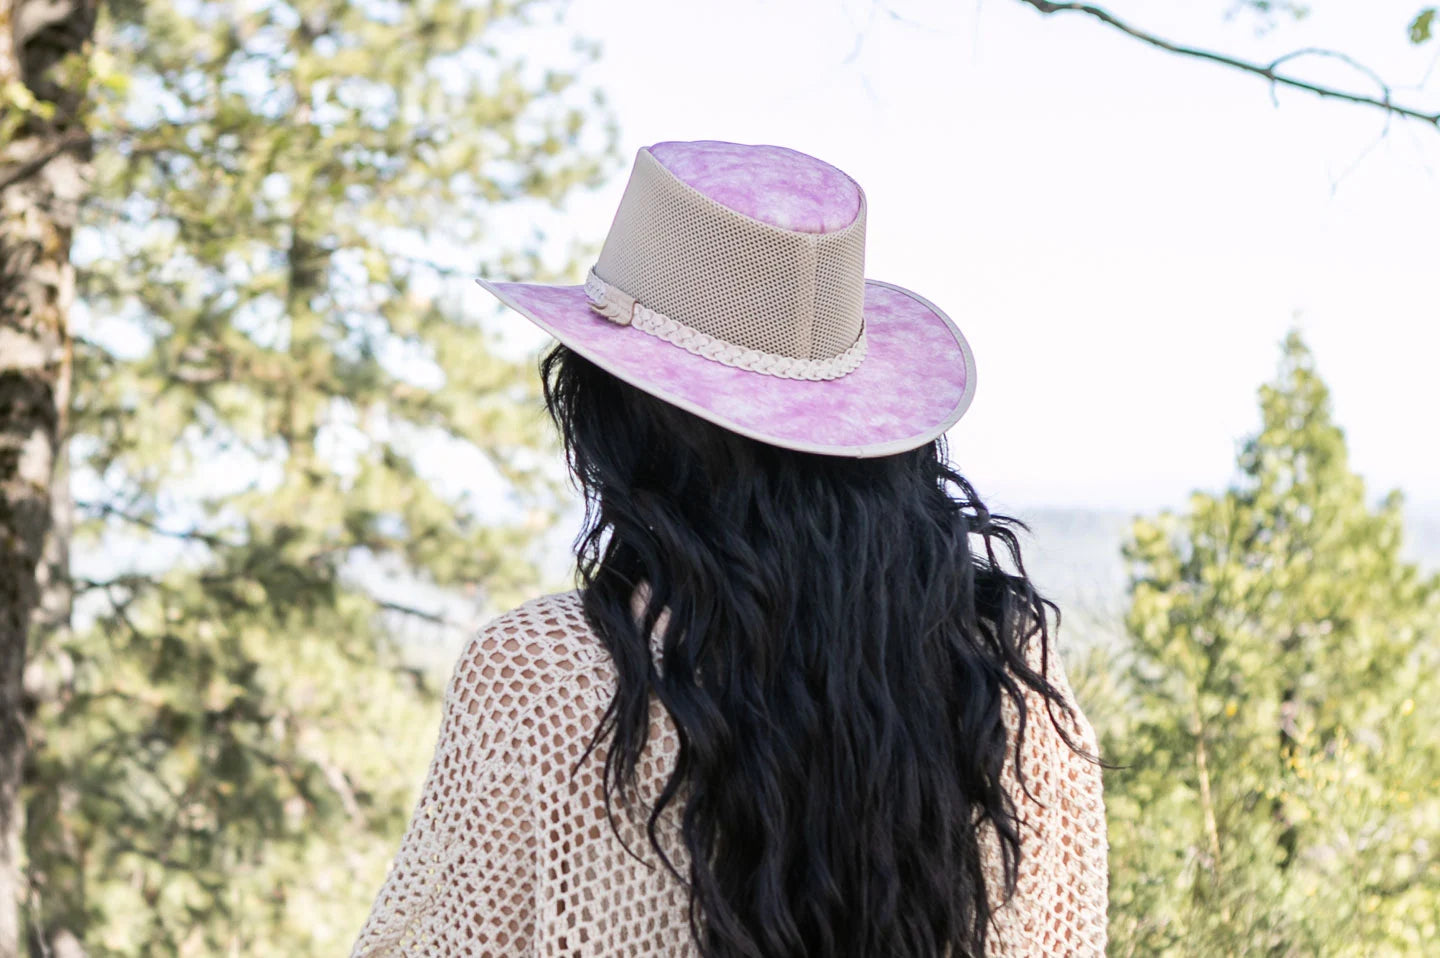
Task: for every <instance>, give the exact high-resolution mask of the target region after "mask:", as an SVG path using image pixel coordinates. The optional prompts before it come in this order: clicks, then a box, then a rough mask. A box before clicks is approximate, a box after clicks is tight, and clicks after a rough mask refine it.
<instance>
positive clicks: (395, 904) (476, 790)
mask: <svg viewBox="0 0 1440 958" xmlns="http://www.w3.org/2000/svg"><path fill="white" fill-rule="evenodd" d="M526 645H527V641H526V638H525V636H523V635H516V634H514V633H513V631H512V630H509V629H507V628H506V625H505V620H504V619H501V620H497V622H495V623H492V624H491V625H489V626H487V627H486V628H484V629H482V630H481V631H480V632H479V633H478V634H477V635H476V636H475V637H474V638H472V639H471V640H470V642H469V643H468V644H467V646H466V648H465V650H464V652H463V653H462V654H461V656H460V660H459V662H458V663H457V665H456V667H455V671H454V674H453V675H452V677H451V679H450V682H449V685H448V686H447V687H446V691H445V700H444V703H445V704H444V714H443V718H442V719H441V725H440V734H439V740H438V741H437V743H436V745H435V753H434V758H433V759H432V761H431V763H430V769H429V772H428V773H427V775H426V777H425V784H424V787H423V789H422V791H421V795H420V800H419V802H418V804H417V805H416V808H415V812H414V815H413V817H412V818H411V821H410V824H409V827H408V828H407V829H406V831H405V835H404V837H403V839H402V840H401V844H400V850H399V853H398V854H397V855H396V857H395V861H394V864H393V865H392V866H391V868H390V871H389V873H388V874H387V876H386V878H385V882H384V885H383V886H382V887H381V889H380V892H379V894H378V895H377V897H376V899H375V904H374V906H373V908H372V910H371V913H370V916H369V918H368V919H367V921H366V922H365V925H364V928H363V929H362V931H361V933H360V937H359V940H358V941H357V942H356V943H355V947H354V949H353V951H352V953H351V954H352V958H379V956H400V955H404V956H441V955H456V954H485V955H519V954H528V952H529V949H530V948H531V940H532V938H533V932H534V916H533V908H534V899H535V874H534V867H535V866H534V847H535V836H534V822H533V820H532V809H531V803H530V792H531V789H530V787H529V770H528V762H527V761H526V760H525V749H524V748H523V747H522V745H523V743H522V742H521V741H520V739H521V738H522V737H523V736H522V733H521V731H520V730H521V728H522V724H523V723H522V722H521V721H520V717H521V714H522V712H523V709H524V707H525V706H526V705H527V704H528V702H529V701H530V700H531V698H532V696H531V695H529V694H527V692H528V690H527V689H526V687H525V686H526V684H527V682H529V681H530V680H532V679H533V673H531V672H529V670H527V669H525V668H524V667H523V664H522V663H521V661H520V660H521V658H522V657H523V655H524V653H525V651H526ZM407 744H408V743H404V742H400V743H397V747H401V748H403V747H406V745H407ZM467 949H468V950H467Z"/></svg>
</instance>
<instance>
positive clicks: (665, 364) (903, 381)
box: [478, 141, 975, 458]
mask: <svg viewBox="0 0 1440 958" xmlns="http://www.w3.org/2000/svg"><path fill="white" fill-rule="evenodd" d="M642 173H643V176H642V175H641V174H642ZM656 184H658V186H657V185H656ZM692 194H693V195H692ZM697 211H698V212H697ZM701 214H703V215H704V216H705V217H716V218H717V219H714V220H712V219H706V220H704V221H702V222H701V223H700V225H699V226H698V227H694V226H691V225H686V224H688V223H689V221H690V220H694V219H695V218H696V217H697V216H700V215H701ZM864 214H865V200H864V194H863V192H862V191H860V189H859V186H858V185H857V184H855V183H854V181H853V180H851V179H850V178H849V177H848V176H845V174H843V173H841V172H840V171H839V170H837V169H836V168H835V167H832V166H830V165H829V164H825V163H823V162H822V161H820V160H817V159H815V158H814V157H810V156H807V155H805V154H803V153H797V152H795V151H793V150H788V149H785V148H783V147H775V146H746V145H741V144H731V143H719V142H716V141H700V142H697V143H660V144H656V145H655V146H653V147H650V148H648V149H647V150H641V151H640V155H639V156H638V157H637V161H636V171H635V172H634V173H632V179H631V183H630V186H629V187H628V188H627V191H626V196H625V199H624V200H622V204H621V209H620V211H619V212H618V213H617V215H616V219H615V223H614V224H613V225H612V228H611V232H610V235H609V237H607V240H606V246H605V248H604V249H603V250H602V252H601V256H600V259H599V261H598V262H597V263H596V267H595V269H594V270H593V271H592V273H591V277H590V280H589V281H588V282H587V285H584V286H555V285H545V284H534V283H507V282H493V281H489V280H484V279H481V280H478V282H479V283H480V285H481V286H483V287H484V288H485V289H487V290H489V291H490V292H491V293H493V294H494V295H495V296H496V297H497V298H498V299H499V300H500V301H501V302H502V303H504V304H505V305H506V306H509V307H510V308H512V309H514V310H516V311H517V312H519V313H521V314H522V315H524V316H525V317H527V318H528V319H530V320H531V321H532V322H533V323H535V324H536V325H537V326H539V327H540V328H541V329H544V330H545V331H546V332H548V333H549V334H550V335H552V336H554V337H555V338H556V339H558V340H559V341H560V342H562V343H564V344H565V345H566V346H567V347H569V348H570V349H572V350H574V351H575V352H576V353H578V354H580V355H581V356H584V357H585V358H586V359H589V360H590V361H592V362H594V363H596V364H597V365H599V366H600V367H601V368H603V369H605V370H606V371H608V372H610V373H611V374H613V375H615V376H618V377H619V378H620V379H622V380H624V381H625V382H628V383H630V384H631V385H634V386H636V387H638V388H639V389H642V390H644V391H645V392H647V393H650V394H651V395H653V396H656V397H658V398H660V399H662V400H665V401H667V402H670V403H673V404H674V405H676V406H678V407H680V408H682V409H685V410H687V411H689V412H691V413H694V414H695V415H697V416H700V417H701V418H703V419H706V420H709V421H710V422H713V423H716V424H717V425H720V426H722V427H724V428H726V429H730V430H732V431H734V432H736V433H739V434H741V435H744V436H749V437H750V438H752V439H756V440H759V441H761V442H765V443H769V444H771V445H775V446H781V447H784V448H787V449H795V450H800V451H804V452H812V453H821V454H826V455H835V456H851V457H860V458H865V457H873V456H883V455H890V454H893V453H897V452H903V451H905V450H908V449H914V448H916V447H918V446H921V445H924V444H925V443H927V442H929V441H931V440H932V439H934V438H936V437H937V436H939V435H940V434H941V433H943V432H944V431H945V430H947V429H949V428H950V427H951V426H952V425H954V424H955V422H956V421H958V420H959V419H960V417H961V416H962V415H963V414H964V413H965V410H966V409H967V408H968V407H969V405H970V401H971V399H972V398H973V396H974V394H975V360H974V356H973V354H972V353H971V350H970V346H969V344H968V343H967V342H966V341H965V337H964V336H963V335H962V334H961V333H960V330H959V329H958V328H957V327H956V326H955V324H954V323H953V322H952V321H951V320H950V318H949V317H948V316H947V315H945V313H944V312H943V311H941V310H940V309H939V308H938V307H936V306H935V305H934V304H933V303H931V302H930V301H929V300H927V299H925V298H924V297H923V296H920V295H918V294H916V293H914V292H911V291H910V290H907V289H904V288H902V287H900V286H896V285H893V284H891V283H882V282H878V281H875V280H867V279H864V277H863V275H862V274H861V273H860V270H861V269H863V266H862V265H861V264H863V226H864ZM686 217H689V220H686ZM677 220H679V221H682V222H681V225H680V227H678V228H677V227H676V225H675V224H676V222H677ZM657 221H658V223H659V225H657ZM717 223H718V224H719V225H718V226H717V225H716V224H717ZM727 224H728V225H727ZM857 226H858V234H859V235H858V238H857V237H856V235H855V234H856V232H857ZM727 229H728V230H730V232H729V233H727V232H726V230H727ZM747 231H750V232H747ZM715 235H719V236H720V238H719V240H716V241H715V242H716V243H718V244H719V245H718V246H715V247H714V248H713V249H710V248H707V247H706V246H705V243H706V242H707V241H709V240H710V238H711V237H712V236H715ZM694 236H699V237H700V238H699V239H692V237H694ZM737 237H739V238H738V239H737ZM677 238H678V239H677ZM657 243H659V244H662V245H660V246H656V245H655V244H657ZM647 244H648V245H647ZM697 244H698V245H697ZM737 244H739V245H740V247H741V248H740V249H738V250H737V249H736V247H737ZM827 244H829V246H828V247H827ZM677 246H678V247H683V249H682V250H681V251H680V252H679V253H677V252H676V247H677ZM857 246H858V249H859V255H858V256H857V255H856V248H857ZM827 249H828V250H829V252H827ZM781 250H793V251H794V252H793V253H786V252H781ZM817 250H818V251H819V252H818V254H817V252H816V251H817ZM788 256H794V257H798V258H799V262H798V264H797V263H791V262H787V261H786V258H787V257H788ZM717 262H719V263H722V264H725V267H724V269H722V270H721V271H720V275H719V276H718V278H717V275H716V271H715V267H714V266H713V264H715V263H717ZM772 263H773V264H774V266H773V274H772ZM851 273H853V274H854V275H849V274H851ZM737 274H738V275H737ZM796 277H799V279H796ZM812 283H814V284H819V285H818V287H815V288H811V284H812ZM827 284H828V285H827ZM790 286H794V289H791V288H790ZM817 289H818V292H817ZM752 296H753V297H756V298H755V299H753V301H752V300H747V299H746V297H752ZM777 301H778V302H781V303H784V304H787V305H786V306H785V307H784V308H783V309H777V307H776V306H775V303H776V302H777ZM794 302H800V303H802V304H804V308H797V307H794V306H792V305H790V304H792V303H794ZM697 304H698V305H697ZM712 306H713V308H711V307H712ZM847 311H848V312H853V313H855V314H856V315H855V316H854V317H853V322H854V324H855V325H854V327H853V328H852V327H846V326H845V323H846V322H847V321H849V320H847V318H846V315H845V314H846V313H847ZM676 314H678V315H676ZM756 316H761V319H759V320H757V319H756V318H755V317H756ZM734 317H740V318H739V319H735V318H734ZM632 319H633V321H632ZM777 327H780V328H778V329H777ZM797 330H799V333H797V332H796V331H797ZM797 336H798V338H797ZM827 339H828V340H829V343H830V345H829V346H828V347H827V346H825V345H824V342H823V341H824V340H827ZM797 342H799V343H801V344H802V345H799V346H797V345H795V344H796V343H797ZM776 343H780V344H781V345H780V346H778V347H777V346H776V345H775V344H776ZM776 370H778V372H777V371H776Z"/></svg>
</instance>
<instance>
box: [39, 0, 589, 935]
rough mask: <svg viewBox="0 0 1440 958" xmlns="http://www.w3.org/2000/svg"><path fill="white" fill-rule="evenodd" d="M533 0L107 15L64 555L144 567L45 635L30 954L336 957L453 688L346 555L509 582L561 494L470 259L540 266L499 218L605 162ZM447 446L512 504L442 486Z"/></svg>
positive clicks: (527, 578) (340, 3) (89, 585)
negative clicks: (443, 685)
mask: <svg viewBox="0 0 1440 958" xmlns="http://www.w3.org/2000/svg"><path fill="white" fill-rule="evenodd" d="M543 15H544V7H543V6H541V5H538V4H532V3H528V2H517V3H509V2H496V3H489V4H484V5H479V6H477V5H474V4H468V3H461V2H458V0H427V2H420V3H411V2H386V0H365V2H348V0H295V2H279V3H266V4H258V5H245V6H244V7H237V5H235V4H231V3H225V2H207V0H188V2H180V3H175V4H161V3H117V4H115V5H113V6H111V7H110V8H108V9H107V10H105V11H104V12H103V13H102V16H101V19H100V21H99V23H98V25H97V27H96V31H97V33H96V43H95V49H96V50H98V51H103V54H97V56H96V57H95V58H94V61H93V63H92V66H93V69H94V72H95V76H94V77H93V78H92V82H91V88H90V89H91V95H92V97H93V100H94V102H93V105H92V107H91V109H92V113H91V115H90V126H91V129H92V131H93V134H94V136H95V139H96V141H97V151H96V159H95V164H94V179H93V183H92V184H91V190H92V193H91V196H90V198H89V200H88V202H87V205H86V214H85V216H84V218H83V220H82V226H81V229H80V231H78V232H77V235H76V247H75V250H76V251H75V256H76V259H77V260H78V261H79V262H80V263H81V272H80V283H81V286H80V290H79V297H80V300H81V308H80V310H79V312H80V314H81V315H80V317H79V318H78V321H77V322H76V323H75V328H76V339H75V376H74V381H75V392H74V402H73V414H72V415H73V419H72V422H71V431H70V435H71V439H70V442H69V454H70V458H71V463H70V468H71V472H72V476H73V481H72V488H73V489H74V490H75V494H76V499H77V501H76V503H75V508H76V516H77V518H76V524H75V528H74V530H73V538H72V541H71V548H72V550H73V552H74V553H75V554H76V557H77V567H78V566H80V565H82V564H85V563H82V562H80V561H78V560H80V559H81V558H82V556H84V555H85V554H90V553H94V552H95V551H97V550H98V551H101V552H122V553H123V554H124V555H126V556H127V557H128V558H127V561H125V562H124V563H110V564H108V566H107V571H106V572H105V574H103V575H102V576H98V577H97V578H96V579H86V578H83V577H82V578H80V579H79V580H78V581H77V582H76V583H75V589H76V600H77V603H82V604H84V603H89V605H90V607H91V608H93V610H94V611H93V614H92V615H91V616H89V617H88V618H89V621H88V622H86V623H84V624H80V618H79V617H77V625H76V627H75V628H74V629H73V630H72V629H68V628H58V627H57V628H53V629H50V630H38V634H36V635H34V636H32V652H31V663H30V666H29V674H28V675H27V685H28V686H30V687H31V688H32V689H33V690H35V692H36V695H37V697H38V703H37V705H36V711H35V714H34V715H33V716H32V718H31V722H30V724H31V728H32V755H31V759H30V763H29V766H28V769H27V780H26V784H25V800H26V804H27V812H28V814H27V823H28V824H27V833H26V835H25V847H26V851H27V854H28V879H29V893H28V895H27V897H26V908H27V912H28V913H27V915H26V923H27V926H28V927H29V928H30V930H31V934H32V935H33V936H34V939H35V940H34V941H32V946H36V947H38V949H39V951H40V952H41V953H44V950H45V949H47V948H48V949H52V950H54V951H57V952H64V951H66V950H67V949H68V950H74V951H77V952H78V949H79V948H81V947H83V949H84V951H85V952H86V953H88V954H90V955H96V956H99V955H122V954H123V955H141V954H143V955H164V954H174V955H219V954H237V955H238V954H245V955H301V954H304V955H311V954H313V955H321V954H340V953H343V952H345V951H348V949H349V943H350V941H351V940H353V937H354V935H355V933H356V932H357V930H358V927H359V923H360V921H361V920H362V918H363V912H364V910H365V908H366V907H367V905H368V897H369V896H371V895H373V893H374V890H375V889H376V888H378V887H379V882H380V879H381V876H382V875H383V872H384V869H385V865H386V863H387V861H388V859H389V857H390V856H391V855H392V854H393V852H394V846H395V843H396V841H397V836H398V835H399V832H400V830H401V829H402V828H403V826H404V822H405V820H407V819H408V816H409V812H410V802H411V801H413V794H414V792H415V788H416V784H417V783H418V782H419V781H420V779H421V777H422V776H423V772H424V767H425V765H426V763H427V761H428V759H429V754H428V748H427V747H426V746H425V745H424V744H422V743H425V742H427V741H429V740H433V734H434V728H433V726H434V720H435V717H436V715H437V714H438V703H437V698H436V696H437V686H436V684H435V682H434V681H433V676H428V675H426V674H424V673H423V672H422V671H420V670H417V669H415V668H413V667H411V666H410V664H409V663H408V662H407V660H406V659H405V657H404V650H403V649H402V648H400V645H399V642H398V641H397V639H398V638H399V637H400V636H404V635H407V634H411V632H409V631H407V630H406V629H404V628H403V622H401V621H399V620H403V619H404V618H406V617H407V616H410V617H419V618H420V620H421V621H422V622H424V621H426V620H427V619H428V618H430V617H431V616H430V614H428V613H425V612H422V611H420V610H411V609H407V608H406V607H405V604H404V596H403V595H402V596H401V597H400V599H399V600H398V601H397V600H393V599H387V598H385V597H384V596H381V595H377V594H375V591H374V590H373V589H371V588H368V587H367V584H366V582H365V581H363V580H362V579H361V577H358V576H356V575H353V574H351V573H352V570H353V569H355V568H357V567H360V566H361V565H362V564H363V565H364V567H368V568H382V569H384V570H386V573H387V575H388V576H389V577H390V578H392V579H393V578H396V577H400V578H401V579H403V580H404V581H409V582H413V583H415V584H416V586H417V588H419V587H423V586H433V587H437V588H444V589H454V590H461V591H463V592H465V593H467V594H468V595H469V596H470V607H471V608H472V609H477V610H478V609H480V608H487V607H490V606H491V605H493V604H497V603H498V604H503V603H505V602H507V601H510V600H511V599H513V598H514V597H516V596H518V595H520V594H521V593H522V592H523V591H525V590H528V589H532V588H534V587H535V586H536V585H537V581H536V575H537V574H536V571H535V568H536V564H535V553H536V548H537V546H536V541H535V540H536V538H537V537H536V535H535V533H536V531H537V530H539V529H542V528H544V527H546V526H547V525H548V524H549V522H550V518H551V514H552V512H553V510H554V508H555V504H556V502H557V501H558V500H557V498H556V496H557V490H556V489H555V487H554V482H553V480H551V479H550V478H547V475H546V471H545V470H544V469H543V468H542V467H541V464H542V463H544V462H546V461H548V458H549V457H548V456H539V455H536V454H535V450H536V447H537V444H540V443H543V442H545V441H546V433H545V431H544V430H543V429H541V428H539V419H538V418H537V415H536V409H537V404H536V402H535V401H534V400H535V391H536V383H535V382H534V379H535V377H534V376H533V373H532V371H531V369H530V367H529V365H528V363H524V362H517V361H516V360H515V359H514V358H506V357H505V356H504V355H502V354H501V353H500V352H498V351H497V350H495V349H494V348H492V347H493V343H492V339H493V337H492V336H491V335H490V334H489V333H488V332H487V331H486V330H485V329H484V328H483V326H482V325H481V324H480V323H479V322H477V320H476V319H475V318H474V317H473V316H465V315H462V314H461V313H460V312H459V311H458V310H457V308H456V303H457V301H458V297H457V295H456V293H455V289H454V286H453V283H455V282H468V279H469V277H471V276H474V275H477V274H479V273H481V272H484V271H486V270H501V271H514V272H518V273H522V274H524V275H547V267H546V264H545V263H544V262H543V261H542V260H541V259H540V258H539V256H538V253H537V252H536V250H535V249H533V248H531V249H527V248H525V247H524V246H523V243H524V237H521V238H520V244H521V245H517V243H516V240H515V239H514V238H513V237H507V239H506V246H505V248H504V250H503V254H497V255H496V256H494V257H493V258H491V259H489V260H487V261H485V262H477V261H475V260H474V259H473V257H474V251H476V250H481V249H485V248H486V245H487V243H488V242H489V237H488V234H487V231H488V228H489V224H490V223H491V222H492V220H493V216H494V212H495V211H496V210H497V209H499V208H501V207H504V206H506V205H510V204H516V203H521V202H539V203H542V204H548V205H558V204H559V203H560V202H561V201H562V200H563V199H564V198H565V197H566V196H567V195H568V194H569V193H570V192H571V191H572V190H574V189H576V188H577V187H581V186H584V185H587V184H594V183H597V182H599V181H600V180H602V179H603V178H604V177H605V176H607V175H608V174H610V173H611V172H613V168H614V165H615V159H616V157H615V150H614V131H613V128H612V126H611V124H610V121H609V113H608V110H607V108H606V106H605V104H604V101H603V100H602V99H601V98H599V96H598V94H596V93H595V92H594V91H592V90H588V89H585V87H584V84H583V82H582V80H581V74H583V68H584V65H585V64H586V62H588V60H589V58H590V57H592V56H593V50H592V49H591V48H589V47H587V46H585V45H577V46H576V48H575V57H574V59H573V67H574V68H573V69H571V70H567V71H544V70H536V69H534V68H533V66H532V65H530V64H528V63H527V62H526V61H525V59H524V57H523V55H522V53H523V50H524V44H523V42H516V39H517V38H519V39H520V40H522V41H523V37H524V29H525V26H526V23H527V21H529V20H530V19H532V18H534V17H537V16H543ZM502 41H503V42H502ZM431 250H441V251H444V250H452V251H453V250H460V251H467V253H468V255H469V256H470V257H471V258H470V259H465V258H463V256H461V258H460V260H459V265H458V266H457V267H455V268H451V267H449V266H447V265H446V263H444V262H434V261H431V260H427V259H423V258H420V251H427V252H428V251H431ZM564 271H565V272H567V273H570V274H572V275H573V267H572V266H571V265H569V264H567V265H566V266H565V267H564ZM465 453H468V454H469V455H470V458H468V459H466V458H464V455H462V454H465ZM427 457H429V458H430V459H431V461H426V458H427ZM437 457H443V459H444V460H445V461H443V462H442V461H434V460H435V459H436V458H437ZM456 461H466V462H473V463H475V464H476V468H479V469H484V470H486V471H487V472H488V473H489V478H490V482H491V486H492V487H493V488H495V489H497V490H498V491H499V494H500V495H502V496H503V502H501V503H499V504H498V507H497V504H495V503H490V504H486V503H476V502H472V501H467V500H466V499H464V498H463V497H462V496H459V495H457V494H456V493H454V492H453V491H452V490H451V489H450V488H448V487H447V486H446V485H445V484H444V482H443V479H444V477H443V471H444V469H445V467H446V466H447V464H448V463H450V462H456ZM487 510H488V511H487ZM88 565H92V566H93V565H95V563H93V562H91V563H88ZM91 600H94V601H91ZM397 624H398V625H399V626H401V627H397Z"/></svg>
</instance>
